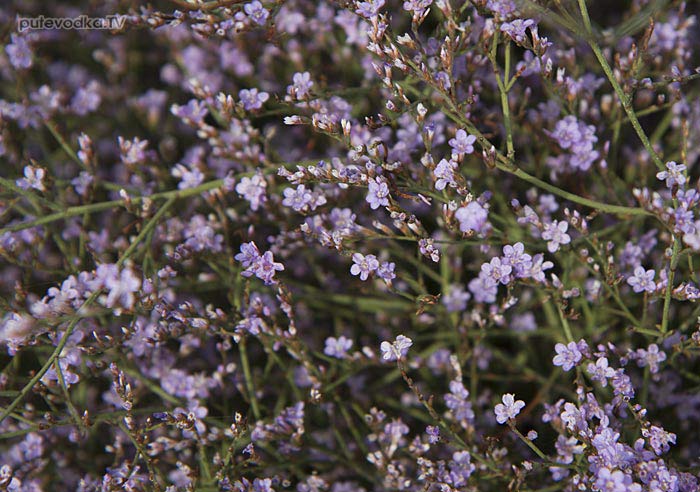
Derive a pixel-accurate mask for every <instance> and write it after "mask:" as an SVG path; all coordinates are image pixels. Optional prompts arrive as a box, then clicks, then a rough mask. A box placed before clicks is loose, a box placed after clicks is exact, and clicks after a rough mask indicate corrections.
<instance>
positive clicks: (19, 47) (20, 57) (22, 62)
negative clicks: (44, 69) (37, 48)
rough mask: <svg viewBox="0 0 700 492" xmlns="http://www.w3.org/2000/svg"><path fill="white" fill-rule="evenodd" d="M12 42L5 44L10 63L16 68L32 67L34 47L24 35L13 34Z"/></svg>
mask: <svg viewBox="0 0 700 492" xmlns="http://www.w3.org/2000/svg"><path fill="white" fill-rule="evenodd" d="M10 39H11V40H12V42H11V43H10V44H8V45H7V46H5V52H6V53H7V56H8V57H9V59H10V63H11V64H12V66H13V67H15V68H30V67H31V66H32V49H31V48H30V47H29V43H27V39H26V38H25V37H24V36H19V35H17V34H12V35H11V36H10Z"/></svg>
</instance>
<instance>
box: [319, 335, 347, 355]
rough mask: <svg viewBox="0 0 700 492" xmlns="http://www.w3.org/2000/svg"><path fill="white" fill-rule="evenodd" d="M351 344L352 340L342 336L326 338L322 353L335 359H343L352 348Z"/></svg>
mask: <svg viewBox="0 0 700 492" xmlns="http://www.w3.org/2000/svg"><path fill="white" fill-rule="evenodd" d="M352 343H353V342H352V340H350V339H349V338H345V337H344V336H340V337H338V338H335V337H328V338H326V347H325V348H324V349H323V353H324V354H326V355H327V356H329V357H335V358H336V359H345V358H346V357H347V356H348V355H347V352H348V350H350V348H351V347H352Z"/></svg>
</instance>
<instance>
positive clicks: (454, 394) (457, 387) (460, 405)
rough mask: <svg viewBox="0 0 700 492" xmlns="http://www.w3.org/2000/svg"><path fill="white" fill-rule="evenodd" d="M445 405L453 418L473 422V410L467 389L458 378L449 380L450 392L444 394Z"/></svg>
mask: <svg viewBox="0 0 700 492" xmlns="http://www.w3.org/2000/svg"><path fill="white" fill-rule="evenodd" d="M445 405H446V406H447V408H449V409H450V411H451V412H452V416H453V417H454V419H455V420H457V421H459V422H464V423H473V422H474V410H473V409H472V403H471V401H470V400H469V391H468V390H467V389H466V388H465V387H464V383H462V381H460V380H458V379H454V380H452V381H450V392H449V393H448V394H446V395H445Z"/></svg>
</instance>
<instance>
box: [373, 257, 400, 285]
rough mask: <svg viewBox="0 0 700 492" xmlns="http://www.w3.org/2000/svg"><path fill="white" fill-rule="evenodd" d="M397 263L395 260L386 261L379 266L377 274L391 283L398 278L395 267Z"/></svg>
mask: <svg viewBox="0 0 700 492" xmlns="http://www.w3.org/2000/svg"><path fill="white" fill-rule="evenodd" d="M395 268H396V264H395V263H394V262H389V261H384V262H382V264H381V265H379V268H377V276H378V277H379V278H381V279H382V280H384V281H385V282H386V283H387V284H389V283H390V282H391V281H392V280H394V279H395V278H396V274H395V273H394V269H395Z"/></svg>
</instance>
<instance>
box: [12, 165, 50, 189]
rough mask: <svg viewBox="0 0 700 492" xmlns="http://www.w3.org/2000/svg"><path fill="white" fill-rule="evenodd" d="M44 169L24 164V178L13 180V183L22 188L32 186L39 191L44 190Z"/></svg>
mask: <svg viewBox="0 0 700 492" xmlns="http://www.w3.org/2000/svg"><path fill="white" fill-rule="evenodd" d="M45 177H46V171H45V170H44V169H42V168H40V167H34V166H24V178H20V179H18V180H16V181H15V184H16V185H17V186H19V187H20V188H22V189H23V190H28V189H30V188H33V189H35V190H39V191H46V186H44V178H45Z"/></svg>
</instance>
